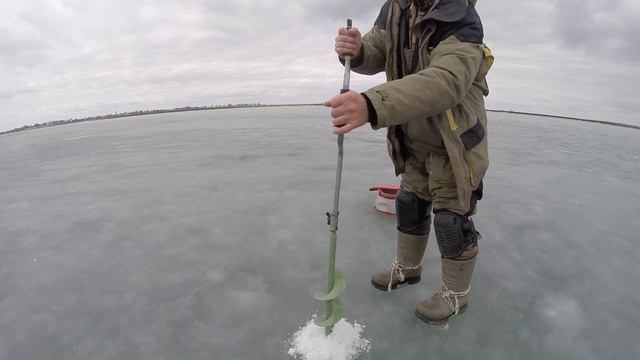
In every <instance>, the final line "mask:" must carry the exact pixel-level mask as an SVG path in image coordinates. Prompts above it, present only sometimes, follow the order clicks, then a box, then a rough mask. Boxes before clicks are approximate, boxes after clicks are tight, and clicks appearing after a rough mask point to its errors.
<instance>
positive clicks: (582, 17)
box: [554, 0, 640, 61]
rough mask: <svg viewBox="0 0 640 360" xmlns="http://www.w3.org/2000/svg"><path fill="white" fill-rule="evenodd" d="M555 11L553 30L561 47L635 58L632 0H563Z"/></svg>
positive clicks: (638, 24) (637, 11)
mask: <svg viewBox="0 0 640 360" xmlns="http://www.w3.org/2000/svg"><path fill="white" fill-rule="evenodd" d="M555 14H556V16H555V18H554V25H555V29H556V30H557V32H558V34H559V37H560V40H561V41H562V44H563V45H565V46H568V47H571V48H576V49H581V50H584V51H585V52H586V53H589V54H594V53H595V54H596V56H598V55H601V56H607V57H609V58H612V57H618V58H619V59H621V60H635V61H637V59H638V57H639V56H640V36H639V35H640V21H638V16H639V15H640V4H638V2H636V1H630V0H613V1H596V0H580V1H578V0H563V1H558V2H557V8H556V12H555ZM612 55H613V56H612ZM614 60H616V59H615V58H614Z"/></svg>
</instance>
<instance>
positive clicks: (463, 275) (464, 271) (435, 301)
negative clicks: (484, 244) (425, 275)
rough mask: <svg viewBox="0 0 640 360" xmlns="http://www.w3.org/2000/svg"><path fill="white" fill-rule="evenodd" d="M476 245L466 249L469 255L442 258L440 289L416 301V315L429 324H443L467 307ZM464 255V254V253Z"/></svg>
mask: <svg viewBox="0 0 640 360" xmlns="http://www.w3.org/2000/svg"><path fill="white" fill-rule="evenodd" d="M477 249H478V248H477V247H475V248H473V249H468V250H466V251H465V253H468V252H472V251H473V252H472V254H469V255H471V257H470V256H469V255H467V256H464V255H463V256H461V257H460V258H462V260H454V259H444V258H443V259H442V289H441V290H440V291H438V292H437V293H435V294H433V296H431V298H429V299H426V300H424V301H421V302H419V303H418V307H417V308H416V316H417V317H418V319H420V320H422V321H424V322H426V323H427V324H431V325H439V324H444V323H446V322H447V320H449V318H451V317H452V316H454V315H458V314H460V313H462V312H464V311H465V310H466V309H467V297H468V296H469V290H470V289H471V287H470V285H471V275H472V274H473V268H474V266H475V264H476V257H477ZM465 255H466V254H465Z"/></svg>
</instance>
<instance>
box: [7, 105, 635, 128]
mask: <svg viewBox="0 0 640 360" xmlns="http://www.w3.org/2000/svg"><path fill="white" fill-rule="evenodd" d="M293 106H322V104H317V103H316V104H260V103H256V104H229V105H215V106H187V107H181V108H175V109H157V110H139V111H131V112H124V113H115V114H107V115H100V116H91V117H86V118H81V119H68V120H54V121H49V122H46V123H39V124H34V125H25V126H22V127H19V128H15V129H12V130H7V131H2V132H0V135H3V134H11V133H16V132H22V131H28V130H35V129H41V128H47V127H52V126H60V125H67V124H75V123H80V122H87V121H97V120H108V119H118V118H125V117H133V116H144V115H154V114H167V113H176V112H186V111H204V110H222V109H247V108H262V107H293ZM487 112H494V113H506V114H517V115H531V116H540V117H547V118H557V119H565V120H574V121H583V122H590V123H596V124H603V125H611V126H619V127H625V128H630V129H636V130H640V126H638V125H632V124H625V123H619V122H614V121H604V120H593V119H584V118H578V117H571V116H560V115H551V114H539V113H532V112H524V111H512V110H493V109H487Z"/></svg>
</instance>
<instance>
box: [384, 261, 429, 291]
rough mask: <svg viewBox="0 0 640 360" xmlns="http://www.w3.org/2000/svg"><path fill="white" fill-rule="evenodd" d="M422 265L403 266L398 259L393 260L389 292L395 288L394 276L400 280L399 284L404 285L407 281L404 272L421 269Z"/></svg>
mask: <svg viewBox="0 0 640 360" xmlns="http://www.w3.org/2000/svg"><path fill="white" fill-rule="evenodd" d="M420 265H421V264H418V265H416V266H406V265H402V264H401V263H400V262H399V261H398V258H395V259H394V260H393V262H392V263H391V270H390V271H391V275H390V276H389V285H387V291H391V290H392V286H393V274H395V275H396V277H397V278H398V281H399V283H402V282H403V281H404V279H405V277H404V273H403V272H402V271H403V270H417V269H418V268H420Z"/></svg>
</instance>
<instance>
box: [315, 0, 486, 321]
mask: <svg viewBox="0 0 640 360" xmlns="http://www.w3.org/2000/svg"><path fill="white" fill-rule="evenodd" d="M475 2H476V1H475V0H388V1H387V2H386V3H385V4H384V5H383V6H382V9H381V11H380V14H379V16H378V18H377V20H376V21H375V24H374V26H373V28H372V29H371V30H370V31H369V32H368V33H367V34H365V35H364V36H362V37H361V36H360V32H359V31H358V29H356V28H351V29H346V28H342V29H340V30H339V32H338V36H337V37H336V44H335V50H336V52H337V54H338V55H339V57H340V59H341V60H342V59H343V58H344V57H345V56H352V60H351V66H352V69H353V70H354V71H356V72H358V73H361V74H368V75H373V74H376V73H379V72H381V71H385V72H386V75H387V80H388V81H387V82H386V83H384V84H382V85H379V86H376V87H374V88H372V89H369V90H367V91H365V92H363V93H362V94H358V93H355V92H347V93H344V94H341V95H339V96H336V97H334V98H332V99H330V100H329V101H327V102H326V103H325V105H326V106H328V107H331V108H332V110H331V115H332V117H333V124H334V125H335V126H336V128H335V130H334V132H335V133H336V134H345V133H347V132H349V131H351V130H353V129H355V128H357V127H359V126H362V125H364V124H365V123H367V122H368V123H369V124H370V125H371V127H372V128H373V129H375V130H377V129H380V128H383V127H386V128H388V130H387V131H388V134H387V145H388V150H389V155H390V157H391V159H392V161H393V164H394V167H395V171H396V175H400V174H402V181H401V187H400V191H399V192H398V195H397V199H396V213H397V254H396V259H395V260H394V261H393V263H392V264H391V267H390V268H389V270H387V271H384V272H380V273H376V274H374V275H373V276H372V278H371V283H372V284H373V286H374V287H376V288H378V289H381V290H385V291H391V290H395V289H398V288H400V287H402V286H405V285H411V284H415V283H417V282H419V281H420V275H421V272H422V259H423V256H424V253H425V249H426V246H427V239H428V236H429V231H430V228H431V211H432V210H433V213H434V219H433V227H434V231H435V236H436V240H437V242H438V247H439V249H440V254H441V257H442V282H443V284H442V288H441V290H440V291H438V292H437V293H435V294H434V295H433V296H431V297H430V298H429V299H426V300H424V301H421V302H419V303H418V305H417V308H416V316H417V317H418V318H419V319H421V320H423V321H425V322H427V323H429V324H442V323H445V322H447V320H448V319H449V318H450V317H452V316H454V315H457V314H459V313H461V312H463V311H464V310H465V309H466V308H467V301H468V300H467V298H468V295H469V290H470V284H471V275H472V273H473V269H474V266H475V262H476V257H477V254H478V239H479V238H480V234H479V233H478V232H477V231H476V230H475V227H474V224H473V222H472V221H471V219H470V216H471V215H473V214H474V213H475V211H476V203H477V201H478V200H480V199H481V198H482V179H483V177H484V175H485V172H486V170H487V167H488V165H489V159H488V157H489V156H488V151H487V139H486V129H487V116H486V113H485V108H484V98H483V97H484V96H487V95H488V93H489V90H488V87H487V83H486V80H485V75H486V74H487V72H488V71H489V68H490V67H491V65H492V63H493V56H492V55H491V52H490V51H489V49H488V48H487V47H486V46H485V45H484V44H483V30H482V24H481V22H480V18H479V17H478V14H477V12H476V10H475ZM342 61H343V60H342Z"/></svg>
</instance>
